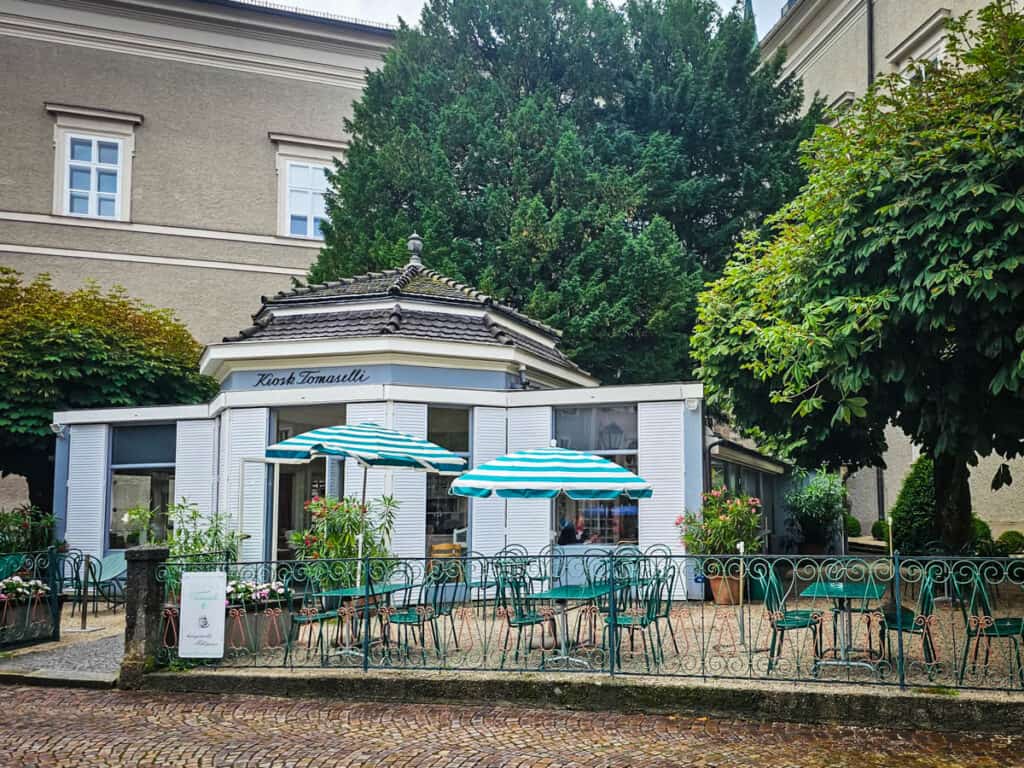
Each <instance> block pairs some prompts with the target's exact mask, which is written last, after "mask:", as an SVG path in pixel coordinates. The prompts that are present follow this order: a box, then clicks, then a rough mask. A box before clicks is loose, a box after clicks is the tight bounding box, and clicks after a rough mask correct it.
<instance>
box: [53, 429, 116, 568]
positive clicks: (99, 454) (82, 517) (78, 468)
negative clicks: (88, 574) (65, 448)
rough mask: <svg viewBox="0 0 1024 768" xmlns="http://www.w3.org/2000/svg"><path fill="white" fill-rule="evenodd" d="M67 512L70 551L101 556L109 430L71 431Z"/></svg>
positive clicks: (66, 533) (103, 550)
mask: <svg viewBox="0 0 1024 768" xmlns="http://www.w3.org/2000/svg"><path fill="white" fill-rule="evenodd" d="M70 434H71V438H70V440H71V443H70V446H69V454H68V502H67V504H68V511H67V527H66V529H65V532H64V538H65V539H66V540H67V542H68V546H69V547H71V548H72V549H79V550H81V551H82V553H83V554H87V555H92V556H93V557H103V554H104V552H105V551H106V541H104V536H105V535H106V530H107V486H108V482H109V476H110V427H108V426H107V425H106V424H80V425H78V424H76V425H74V426H72V427H71V428H70Z"/></svg>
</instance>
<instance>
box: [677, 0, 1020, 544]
mask: <svg viewBox="0 0 1024 768" xmlns="http://www.w3.org/2000/svg"><path fill="white" fill-rule="evenodd" d="M978 19H979V22H980V23H979V24H978V25H977V26H976V27H975V26H974V25H971V26H969V25H968V24H967V21H966V20H965V19H959V20H956V21H954V22H951V23H950V24H949V33H950V34H948V35H947V40H948V47H947V59H946V61H945V62H944V63H942V64H937V65H936V64H927V65H926V66H925V70H926V73H925V74H926V76H925V77H923V78H919V79H916V80H914V81H912V82H909V83H908V82H906V81H905V80H903V79H902V78H900V77H898V76H892V77H887V78H880V79H879V80H878V81H877V82H876V84H875V86H874V87H873V88H872V89H871V90H870V91H869V93H868V94H867V95H866V96H865V97H864V98H862V99H860V100H859V101H858V102H856V103H855V104H854V105H853V106H852V107H851V108H850V109H849V110H848V111H847V112H845V113H844V114H843V115H842V116H841V117H840V118H839V119H838V120H837V122H836V123H835V124H834V125H822V126H819V127H818V129H817V130H816V132H815V135H814V138H813V139H812V140H811V141H810V142H808V143H807V144H806V145H805V155H804V162H805V164H806V167H807V169H808V171H809V179H808V182H807V184H806V185H805V186H804V188H803V189H802V190H801V192H800V194H799V195H798V196H797V197H796V198H795V199H794V200H793V201H792V202H791V203H790V204H789V205H787V206H786V207H785V208H783V209H782V211H780V212H779V213H778V214H777V215H774V216H773V217H771V219H770V220H769V222H768V223H767V225H766V227H765V231H764V232H763V233H752V234H751V235H750V236H749V237H747V238H746V239H745V240H744V241H743V243H742V244H741V245H740V246H739V248H738V249H737V250H736V253H735V255H734V258H733V260H732V261H731V262H730V263H729V265H728V266H727V267H726V269H725V272H724V275H723V276H722V277H721V279H719V280H717V281H716V282H715V283H714V284H712V285H711V287H710V288H709V290H708V291H707V292H705V293H704V294H702V296H701V299H700V306H699V322H698V324H697V327H696V332H695V334H694V337H693V340H692V343H693V345H694V353H695V356H696V358H697V359H698V360H699V362H700V366H701V368H700V371H699V373H700V376H701V378H702V379H703V380H704V381H705V382H706V383H707V384H708V385H709V389H710V390H711V392H712V394H713V397H714V398H715V399H716V400H715V401H716V402H717V403H718V405H719V407H722V408H724V409H726V410H729V411H731V412H732V414H733V415H734V416H735V419H736V421H737V422H738V423H739V424H740V426H747V427H749V426H754V425H756V426H758V427H760V428H762V429H763V430H764V431H765V432H767V433H768V434H770V435H773V436H774V437H775V441H776V444H777V445H778V446H781V447H783V448H785V449H786V450H787V451H788V452H789V454H790V455H791V456H792V457H794V458H796V459H797V460H798V461H800V463H812V462H813V463H817V462H819V461H826V462H828V463H829V464H830V465H831V466H839V465H842V464H845V465H848V466H851V467H857V466H863V465H878V464H879V463H880V461H881V457H882V453H883V451H884V449H885V438H884V434H883V431H884V429H885V427H886V425H887V424H889V423H892V424H895V425H896V426H898V427H900V428H902V429H903V430H904V431H905V432H906V433H907V434H908V435H910V437H911V438H912V439H913V440H914V441H915V443H917V444H919V445H921V446H922V447H923V448H924V449H925V450H926V452H927V453H928V454H929V455H930V456H932V457H933V459H934V460H935V463H936V473H935V479H936V483H937V484H938V488H937V490H938V493H937V499H938V500H939V504H938V509H937V515H938V517H939V520H940V531H941V533H942V538H943V539H944V540H946V542H947V543H948V544H950V545H959V544H961V543H963V541H964V540H965V539H966V538H967V537H968V536H969V523H970V491H969V488H968V486H967V482H968V474H969V472H968V466H969V465H973V464H974V463H975V462H976V460H977V459H976V457H977V455H978V454H980V455H988V454H990V453H992V452H996V453H999V454H1001V455H1003V456H1005V457H1009V458H1012V457H1015V456H1019V455H1021V453H1022V451H1024V443H1022V442H1021V440H1020V434H1021V432H1022V430H1024V409H1021V407H1020V397H1021V391H1022V388H1021V385H1022V383H1024V332H1022V330H1021V329H1022V327H1024V324H1022V323H1024V223H1022V221H1024V220H1022V214H1024V186H1022V181H1021V179H1022V176H1024V122H1022V121H1021V119H1020V115H1021V112H1022V110H1024V89H1022V88H1021V82H1022V81H1024V54H1022V51H1024V13H1022V12H1021V11H1020V10H1019V5H1018V4H1013V3H1010V2H1007V1H1005V0H1003V1H1001V2H996V3H994V4H993V5H990V6H989V7H987V8H985V9H984V10H982V11H980V12H979V13H978ZM940 382H941V384H939V383H940ZM1008 476H1009V471H1008V469H1005V470H1003V471H1001V473H1000V475H999V477H998V478H997V479H998V482H1006V481H1007V479H1008Z"/></svg>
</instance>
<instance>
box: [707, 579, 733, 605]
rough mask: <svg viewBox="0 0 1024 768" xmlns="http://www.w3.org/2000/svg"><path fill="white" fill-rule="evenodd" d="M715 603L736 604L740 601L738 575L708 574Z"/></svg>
mask: <svg viewBox="0 0 1024 768" xmlns="http://www.w3.org/2000/svg"><path fill="white" fill-rule="evenodd" d="M707 579H708V583H709V584H711V594H712V596H713V597H714V598H715V605H737V604H738V603H739V601H740V577H739V576H708V577H707Z"/></svg>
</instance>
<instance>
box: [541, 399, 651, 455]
mask: <svg viewBox="0 0 1024 768" xmlns="http://www.w3.org/2000/svg"><path fill="white" fill-rule="evenodd" d="M555 439H556V440H558V445H560V446H561V447H563V448H571V449H572V450H575V451H622V450H636V445H637V443H636V406H635V405H632V404H630V405H609V406H602V407H584V408H556V409H555Z"/></svg>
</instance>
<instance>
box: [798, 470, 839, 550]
mask: <svg viewBox="0 0 1024 768" xmlns="http://www.w3.org/2000/svg"><path fill="white" fill-rule="evenodd" d="M801 479H805V480H806V481H805V482H803V483H802V484H801V485H800V486H799V487H797V488H794V489H793V490H792V491H790V492H789V493H788V494H786V503H787V504H788V505H789V511H790V515H791V517H790V520H791V527H792V528H794V529H795V535H796V537H797V539H798V540H799V542H800V552H801V554H805V555H821V554H824V553H825V552H826V551H827V550H828V548H829V545H830V544H831V543H832V542H833V541H834V540H835V537H836V534H837V533H838V532H839V531H841V530H842V525H843V515H844V514H846V487H845V486H844V485H843V481H842V480H840V479H839V476H838V475H836V474H834V473H831V472H824V471H819V472H815V473H814V474H813V475H811V476H810V478H806V476H804V478H801Z"/></svg>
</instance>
